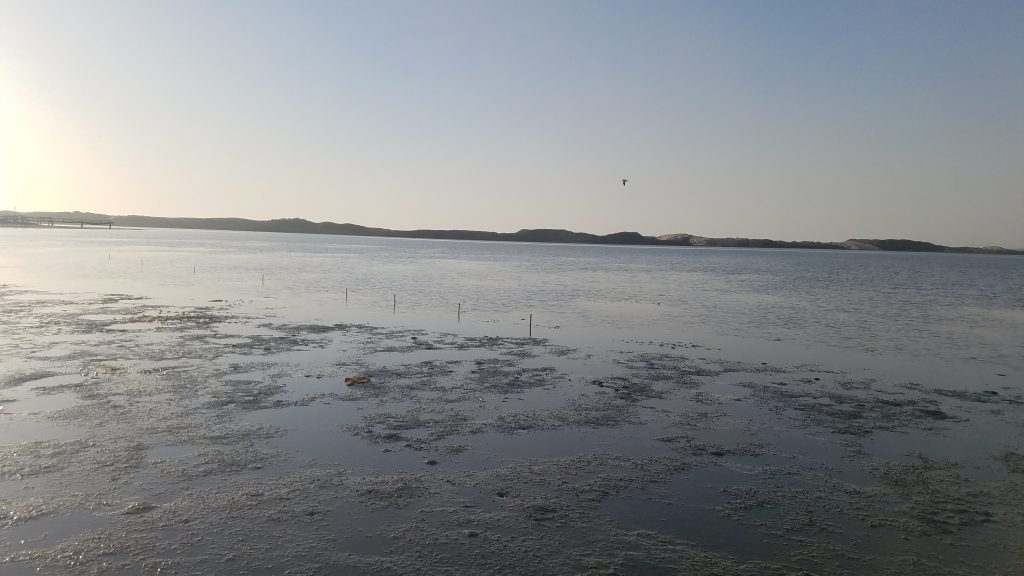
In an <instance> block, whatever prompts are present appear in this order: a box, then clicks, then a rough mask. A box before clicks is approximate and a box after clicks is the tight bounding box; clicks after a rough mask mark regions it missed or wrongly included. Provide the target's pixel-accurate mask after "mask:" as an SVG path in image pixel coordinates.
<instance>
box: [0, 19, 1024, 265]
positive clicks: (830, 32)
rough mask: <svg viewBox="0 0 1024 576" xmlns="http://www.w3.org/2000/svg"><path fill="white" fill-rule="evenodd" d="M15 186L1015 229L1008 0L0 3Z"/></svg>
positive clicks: (798, 228)
mask: <svg viewBox="0 0 1024 576" xmlns="http://www.w3.org/2000/svg"><path fill="white" fill-rule="evenodd" d="M622 178H628V179H629V180H630V182H629V184H628V185H627V186H625V187H623V186H622V183H621V179H622ZM14 207H17V209H18V210H83V211H94V212H105V213H112V214H147V215H158V216H242V217H249V218H259V219H265V218H276V217H301V218H307V219H310V220H316V221H320V220H333V221H337V222H354V223H358V224H364V225H370V226H384V227H389V228H474V229H489V230H499V231H513V230H517V229H519V228H542V227H544V228H547V227H557V228H569V229H573V230H579V231H588V232H595V233H608V232H614V231H619V230H636V231H639V232H641V233H644V234H663V233H670V232H689V233H694V234H701V235H709V236H727V235H738V236H752V237H771V238H779V239H791V240H796V239H815V240H841V239H846V238H849V237H905V238H914V239H921V240H929V241H933V242H939V243H943V244H958V245H959V244H968V245H987V244H1001V245H1005V246H1008V247H1024V2H1021V1H1020V0H1009V1H1006V2H997V1H963V0H957V1H955V2H944V1H939V0H926V1H921V2H915V1H909V0H898V1H892V0H884V1H881V2H832V1H822V0H809V1H806V2H789V1H781V0H780V1H761V0H756V1H755V0H750V1H748V2H728V1H722V0H713V1H712V0H709V1H706V2H683V1H670V2H642V1H629V2H627V1H624V0H623V1H616V2H606V1H559V0H538V1H523V0H515V1H511V0H509V1H505V2H497V1H485V0H473V1H448V2H439V1H438V2H433V1H426V0H424V1H410V2H398V1H387V0H384V1H379V0H374V1H370V0H367V1H364V2H341V1H338V2H290V1H289V2H284V1H281V2H257V1H252V0H245V1H240V2H227V1H209V0H203V1H182V0H177V1H173V2H156V1H137V0H132V1H130V2H100V1H72V0H62V1H58V2H49V1H44V0H16V1H15V0H0V209H13V208H14Z"/></svg>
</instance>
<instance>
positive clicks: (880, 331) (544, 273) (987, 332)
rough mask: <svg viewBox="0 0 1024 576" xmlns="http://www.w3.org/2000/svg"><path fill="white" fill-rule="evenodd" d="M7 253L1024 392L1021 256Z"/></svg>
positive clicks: (67, 240)
mask: <svg viewBox="0 0 1024 576" xmlns="http://www.w3.org/2000/svg"><path fill="white" fill-rule="evenodd" d="M0 245H2V246H3V251H2V253H0V282H3V283H7V284H13V285H17V286H22V287H29V288H37V289H41V290H46V291H51V292H60V293H90V292H91V293H125V294H132V295H144V296H149V297H153V298H154V299H157V300H160V301H168V302H171V303H174V304H195V303H202V302H207V301H209V300H214V299H225V300H230V301H232V302H239V301H240V302H239V303H240V304H243V305H244V306H246V307H247V308H248V309H249V310H250V311H251V312H253V313H254V314H262V315H267V316H271V317H278V318H284V319H286V320H290V321H318V322H335V321H348V322H351V321H363V322H369V323H372V324H376V325H381V324H389V325H390V324H394V325H404V326H415V327H423V328H430V329H441V330H447V331H453V332H458V333H481V334H495V335H525V334H526V333H527V332H528V330H529V327H528V323H529V320H528V318H529V314H531V313H532V314H533V319H534V320H533V322H534V328H533V331H534V332H533V334H534V336H540V337H546V338H551V339H553V340H555V341H560V342H564V343H566V344H572V345H579V344H581V343H582V344H585V343H587V342H588V341H592V342H594V343H597V344H601V345H607V343H609V342H612V343H614V342H622V341H627V342H628V341H634V340H656V341H669V342H696V343H699V344H701V345H710V346H717V347H719V348H721V349H722V352H723V354H726V355H736V356H738V357H741V358H742V359H744V360H756V359H758V358H759V357H762V356H764V357H765V359H766V360H771V361H773V362H782V361H785V362H796V363H799V362H809V363H823V364H831V363H838V364H841V365H842V367H843V368H846V369H849V368H855V367H869V368H872V369H876V370H881V371H884V372H886V373H889V374H891V375H892V376H893V377H894V378H915V377H917V378H920V377H929V378H934V379H938V380H940V381H939V382H937V383H939V384H943V383H948V384H956V385H957V386H960V387H964V386H967V387H970V386H981V385H983V384H984V382H982V381H981V380H989V379H990V378H991V377H994V376H995V375H997V374H1006V376H1004V377H1002V378H1010V379H1011V380H1013V379H1016V380H1017V381H1021V380H1024V258H1018V257H1009V256H985V255H952V254H914V253H877V252H875V253H872V252H832V251H798V250H785V251H783V250H777V251H776V250H744V249H699V248H692V249H691V248H661V247H625V246H584V245H558V244H517V243H493V242H454V241H432V240H406V239H384V238H360V237H345V236H315V235H299V234H264V233H248V232H225V231H187V230H75V229H71V230H22V229H4V230H0ZM346 289H347V290H348V303H347V304H346V301H345V292H346ZM396 302H397V306H396ZM459 303H461V306H462V316H461V319H460V318H458V317H457V307H458V305H459ZM460 320H461V321H460ZM923 375H924V376H923ZM942 380H946V381H947V382H942ZM1003 382H1005V380H1004V381H1003Z"/></svg>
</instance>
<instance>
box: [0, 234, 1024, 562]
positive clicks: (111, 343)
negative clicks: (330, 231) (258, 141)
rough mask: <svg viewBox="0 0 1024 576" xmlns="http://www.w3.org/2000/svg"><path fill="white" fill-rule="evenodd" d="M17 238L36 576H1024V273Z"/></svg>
mask: <svg viewBox="0 0 1024 576" xmlns="http://www.w3.org/2000/svg"><path fill="white" fill-rule="evenodd" d="M0 242H3V245H4V247H5V250H4V251H3V252H2V253H0V275H2V276H0V283H2V284H5V285H6V286H3V287H0V328H2V338H0V355H2V357H3V358H4V363H3V365H2V368H0V405H2V406H3V409H0V527H2V528H3V533H2V535H0V564H2V566H0V569H2V571H3V573H4V574H29V573H38V572H39V571H41V572H44V573H57V574H61V573H67V574H82V573H86V574H89V573H97V574H98V573H105V574H138V573H167V572H176V573H180V574H234V573H239V572H242V571H245V572H248V573H250V574H278V573H284V572H286V571H289V573H297V574H329V573H353V574H356V573H366V574H409V573H453V574H460V573H466V574H470V573H480V572H498V571H500V572H506V573H508V572H511V573H530V574H544V573H547V574H560V573H573V572H575V573H627V574H629V573H635V574H650V573H678V572H684V573H686V572H687V571H690V572H700V571H704V572H708V571H711V572H716V573H722V574H747V573H765V574H776V573H777V574H788V573H795V572H800V571H807V572H810V573H816V574H846V573H868V572H880V571H885V572H886V573H893V574H937V573H948V574H971V573H986V574H989V573H1013V572H1014V571H1015V570H1016V569H1017V568H1018V567H1019V566H1020V565H1021V562H1022V561H1024V544H1022V543H1024V512H1022V511H1024V389H1022V388H1024V387H1022V382H1024V349H1022V346H1024V300H1022V298H1024V291H1022V290H1021V280H1022V278H1024V274H1022V272H1024V259H1021V258H1012V257H988V256H968V255H934V254H878V253H841V252H805V251H767V250H760V251H758V250H713V249H664V248H634V247H601V246H567V245H530V244H503V243H497V244H488V243H475V242H444V241H412V240H394V239H368V238H347V237H321V236H301V235H271V234H250V233H231V232H208V231H174V230H113V231H106V230H104V231H100V230H0ZM193 266H196V270H195V273H194V274H193V269H192V267H193ZM346 288H348V289H349V294H348V298H349V301H348V303H347V304H346V303H345V301H344V298H345V289H346ZM393 295H394V296H393ZM396 301H397V306H396V304H395V303H396ZM459 302H461V303H462V315H461V317H459V316H457V314H456V310H457V305H458V303H459ZM531 313H532V314H533V326H532V336H533V337H532V338H529V337H527V336H528V335H530V330H531V327H530V325H529V320H528V319H529V314H531ZM352 375H366V376H369V377H370V381H369V382H367V383H362V384H355V385H351V386H349V385H346V384H345V382H344V379H345V378H346V377H348V376H352Z"/></svg>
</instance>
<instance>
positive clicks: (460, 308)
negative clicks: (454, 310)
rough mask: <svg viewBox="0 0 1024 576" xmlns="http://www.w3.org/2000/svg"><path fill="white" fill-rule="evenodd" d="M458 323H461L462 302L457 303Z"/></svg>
mask: <svg viewBox="0 0 1024 576" xmlns="http://www.w3.org/2000/svg"><path fill="white" fill-rule="evenodd" d="M458 322H459V323H460V324H461V323H462V302H459V312H458Z"/></svg>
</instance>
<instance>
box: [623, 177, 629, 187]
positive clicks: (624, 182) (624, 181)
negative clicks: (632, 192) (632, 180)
mask: <svg viewBox="0 0 1024 576" xmlns="http://www.w3.org/2000/svg"><path fill="white" fill-rule="evenodd" d="M626 182H629V180H626V179H625V178H623V179H622V185H623V186H625V185H626Z"/></svg>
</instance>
